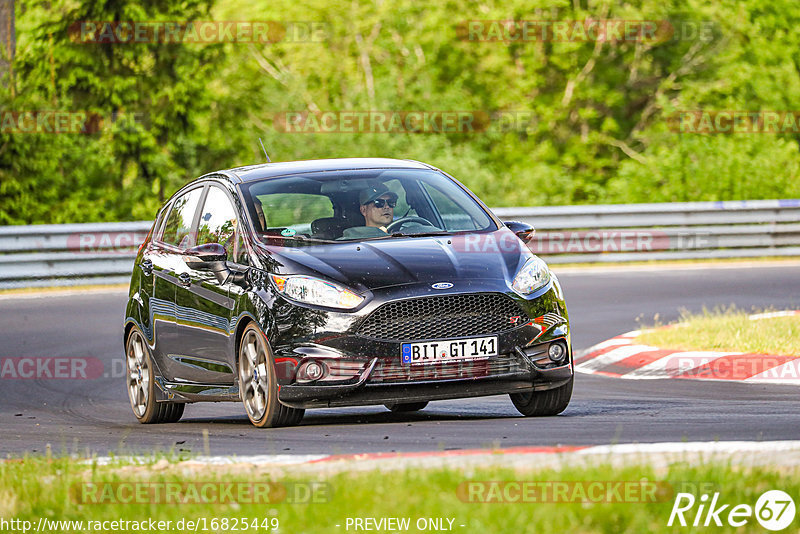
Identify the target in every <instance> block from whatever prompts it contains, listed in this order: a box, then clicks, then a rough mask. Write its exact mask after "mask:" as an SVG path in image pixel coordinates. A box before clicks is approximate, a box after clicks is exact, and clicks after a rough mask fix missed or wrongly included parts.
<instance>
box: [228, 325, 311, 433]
mask: <svg viewBox="0 0 800 534" xmlns="http://www.w3.org/2000/svg"><path fill="white" fill-rule="evenodd" d="M239 396H240V397H241V399H242V403H243V404H244V409H245V411H246V412H247V417H248V418H249V419H250V422H251V423H253V424H254V425H255V426H257V427H259V428H267V427H278V426H292V425H296V424H298V423H299V422H300V420H301V419H302V418H303V414H304V413H305V410H301V409H297V408H290V407H288V406H284V405H283V404H281V403H280V401H278V380H277V378H276V376H275V363H274V358H273V356H272V350H270V348H269V343H268V342H267V338H266V337H265V336H264V334H263V333H262V332H261V330H259V328H258V327H257V326H256V325H255V324H249V325H247V327H246V328H245V330H244V333H243V334H242V343H241V345H240V346H239Z"/></svg>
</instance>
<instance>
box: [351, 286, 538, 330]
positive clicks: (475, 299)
mask: <svg viewBox="0 0 800 534" xmlns="http://www.w3.org/2000/svg"><path fill="white" fill-rule="evenodd" d="M529 320H530V319H529V318H528V316H527V315H525V312H523V311H522V309H521V308H520V307H519V306H517V304H516V303H515V302H514V301H513V300H511V298H510V297H507V296H506V295H502V294H500V293H470V294H464V295H443V296H436V297H421V298H416V299H409V300H399V301H395V302H389V303H387V304H384V305H382V306H380V307H379V308H378V309H377V310H375V311H374V312H372V313H371V314H370V315H369V316H368V317H367V318H366V320H365V321H364V323H363V324H362V325H361V328H359V330H358V335H360V336H363V337H368V338H372V339H378V340H382V341H410V340H422V339H443V338H455V337H465V336H481V335H485V334H497V333H499V332H505V331H507V330H512V329H513V328H515V327H517V326H522V325H523V324H525V323H527V322H528V321H529Z"/></svg>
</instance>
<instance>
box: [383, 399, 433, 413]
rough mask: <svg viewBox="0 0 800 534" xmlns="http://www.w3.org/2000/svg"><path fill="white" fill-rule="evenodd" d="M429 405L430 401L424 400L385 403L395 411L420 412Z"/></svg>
mask: <svg viewBox="0 0 800 534" xmlns="http://www.w3.org/2000/svg"><path fill="white" fill-rule="evenodd" d="M427 405H428V401H423V402H399V403H397V404H384V406H386V407H387V408H388V409H390V410H391V411H393V412H395V413H403V412H418V411H419V410H422V409H423V408H425V406H427Z"/></svg>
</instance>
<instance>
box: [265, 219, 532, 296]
mask: <svg viewBox="0 0 800 534" xmlns="http://www.w3.org/2000/svg"><path fill="white" fill-rule="evenodd" d="M286 243H287V244H288V243H290V242H289V241H287V242H286ZM264 249H265V250H264V252H265V253H266V254H265V256H266V257H265V258H264V260H265V261H266V263H267V265H268V267H267V268H268V269H269V270H271V271H272V272H276V273H281V274H307V275H312V276H320V277H322V278H328V279H331V280H334V281H336V282H339V283H341V284H344V285H347V286H350V287H352V288H353V289H357V290H364V289H369V290H373V289H378V288H381V287H388V286H395V285H402V284H415V283H420V282H430V283H435V282H451V283H454V282H456V281H471V280H489V279H491V280H498V279H499V280H505V281H507V282H509V283H510V282H511V281H512V280H513V278H514V276H515V275H516V273H517V271H518V270H519V269H520V268H521V267H522V265H523V264H524V263H525V261H526V260H527V259H528V258H529V257H530V256H531V253H530V252H529V251H528V249H527V248H526V247H525V245H524V244H523V243H522V242H521V241H520V240H519V238H517V236H516V235H515V234H514V233H513V232H511V231H510V230H508V229H506V228H502V229H500V230H497V231H494V232H488V233H481V234H468V235H464V234H458V235H453V236H432V237H408V238H387V239H378V240H369V241H358V242H355V241H347V242H342V243H326V244H324V245H318V244H314V245H307V246H296V247H295V246H292V247H289V246H266V247H264ZM267 251H268V252H267Z"/></svg>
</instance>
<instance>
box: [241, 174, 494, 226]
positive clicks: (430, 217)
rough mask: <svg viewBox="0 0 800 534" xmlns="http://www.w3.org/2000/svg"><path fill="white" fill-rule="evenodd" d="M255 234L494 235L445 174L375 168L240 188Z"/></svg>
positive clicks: (485, 217)
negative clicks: (484, 231)
mask: <svg viewBox="0 0 800 534" xmlns="http://www.w3.org/2000/svg"><path fill="white" fill-rule="evenodd" d="M242 192H243V193H244V197H245V202H246V204H247V208H248V210H249V211H250V216H251V219H252V221H253V224H254V226H255V230H256V233H257V235H258V237H259V238H260V239H262V240H265V241H266V240H272V239H274V238H276V237H283V238H291V239H299V240H302V239H314V240H324V241H354V240H363V239H380V238H387V237H397V236H414V235H418V236H422V235H428V234H434V235H436V234H447V233H453V232H474V231H482V230H496V229H497V227H496V225H495V223H494V222H493V221H492V219H491V218H490V217H489V215H488V214H487V213H486V212H485V211H484V209H483V208H481V206H480V205H479V204H478V203H476V202H475V201H474V200H473V199H472V198H471V197H470V196H469V195H468V194H467V193H466V192H465V191H464V190H463V189H462V188H461V187H460V186H458V185H457V184H456V183H455V182H453V181H452V180H450V179H449V178H448V177H446V176H444V175H443V174H441V173H439V172H436V171H432V170H419V169H370V170H359V171H338V172H319V173H309V174H299V175H294V176H286V177H279V178H266V179H264V180H261V181H256V182H250V183H246V184H243V185H242Z"/></svg>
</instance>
